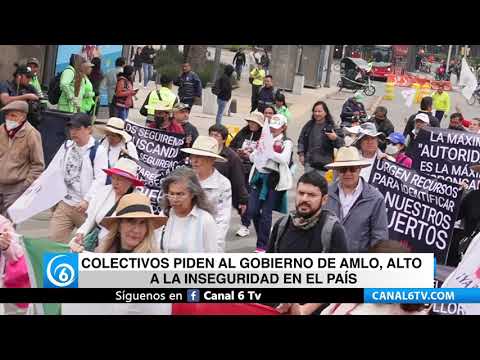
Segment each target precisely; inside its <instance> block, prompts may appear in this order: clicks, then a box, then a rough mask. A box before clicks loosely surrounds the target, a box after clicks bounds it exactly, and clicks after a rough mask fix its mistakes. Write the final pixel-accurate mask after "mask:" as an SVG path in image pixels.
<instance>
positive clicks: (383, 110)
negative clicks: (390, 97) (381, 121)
mask: <svg viewBox="0 0 480 360" xmlns="http://www.w3.org/2000/svg"><path fill="white" fill-rule="evenodd" d="M377 112H381V113H384V114H385V116H387V108H386V107H385V106H377V108H376V109H375V114H376V113H377Z"/></svg>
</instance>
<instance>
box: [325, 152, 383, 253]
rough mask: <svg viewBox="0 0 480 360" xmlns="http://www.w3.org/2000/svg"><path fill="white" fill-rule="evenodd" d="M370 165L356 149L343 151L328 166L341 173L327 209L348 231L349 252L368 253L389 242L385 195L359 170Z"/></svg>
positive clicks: (329, 198)
mask: <svg viewBox="0 0 480 360" xmlns="http://www.w3.org/2000/svg"><path fill="white" fill-rule="evenodd" d="M367 166H370V163H369V162H368V161H366V160H361V159H360V155H359V153H358V150H357V149H356V148H355V147H342V148H340V149H339V150H338V154H337V157H336V161H335V162H333V163H331V164H328V165H326V166H325V167H326V168H327V169H333V170H336V171H337V173H338V180H337V181H336V182H335V183H333V184H332V185H331V186H330V188H329V191H328V201H327V204H326V206H325V208H326V209H328V210H330V211H332V212H333V213H334V214H335V215H337V217H338V218H339V219H340V222H341V224H342V225H343V227H344V228H345V231H346V233H347V249H348V252H366V251H367V249H368V248H369V247H371V246H372V245H375V243H377V242H378V241H380V240H387V239H388V222H387V209H386V207H385V200H384V198H383V195H382V194H381V193H380V192H379V191H378V190H377V189H376V188H375V187H373V186H372V185H370V184H368V182H367V181H365V180H364V179H363V178H362V177H360V170H361V169H362V168H364V167H367Z"/></svg>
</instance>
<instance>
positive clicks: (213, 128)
mask: <svg viewBox="0 0 480 360" xmlns="http://www.w3.org/2000/svg"><path fill="white" fill-rule="evenodd" d="M211 132H218V133H219V134H220V135H222V139H223V140H226V139H227V137H228V129H227V128H226V127H225V126H223V125H221V124H219V125H216V124H215V125H212V126H210V127H209V128H208V134H209V135H210V133H211Z"/></svg>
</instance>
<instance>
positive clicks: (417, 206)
mask: <svg viewBox="0 0 480 360" xmlns="http://www.w3.org/2000/svg"><path fill="white" fill-rule="evenodd" d="M414 162H415V161H414ZM369 183H370V184H372V185H373V186H375V187H376V188H377V189H378V190H379V191H380V192H381V193H382V194H383V196H384V198H385V205H386V208H387V216H388V230H389V236H390V239H391V240H398V241H401V242H404V243H406V244H408V246H409V247H410V249H411V250H412V251H413V252H431V253H434V254H435V257H436V259H437V263H439V264H444V263H445V262H446V257H447V254H448V248H449V246H450V241H451V239H452V235H453V229H454V226H455V221H456V219H457V215H458V211H459V210H460V202H461V199H462V193H463V191H462V188H461V186H460V185H456V184H455V183H451V182H447V181H442V180H438V179H435V178H434V177H432V176H429V175H426V174H423V173H420V172H418V171H416V170H412V169H408V168H406V167H403V166H401V165H399V164H396V163H394V162H391V161H389V160H386V159H384V160H378V159H377V160H376V161H375V163H374V164H373V169H372V172H371V174H370V181H369Z"/></svg>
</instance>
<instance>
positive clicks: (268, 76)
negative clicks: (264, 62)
mask: <svg viewBox="0 0 480 360" xmlns="http://www.w3.org/2000/svg"><path fill="white" fill-rule="evenodd" d="M266 78H270V79H272V80H273V76H272V75H267V76H265V79H266Z"/></svg>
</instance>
